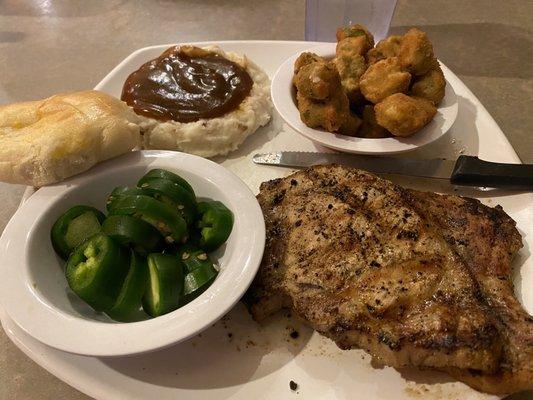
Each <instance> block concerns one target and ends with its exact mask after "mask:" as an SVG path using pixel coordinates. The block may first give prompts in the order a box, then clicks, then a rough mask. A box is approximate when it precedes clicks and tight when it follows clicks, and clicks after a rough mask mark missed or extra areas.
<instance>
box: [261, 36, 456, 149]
mask: <svg viewBox="0 0 533 400" xmlns="http://www.w3.org/2000/svg"><path fill="white" fill-rule="evenodd" d="M307 51H309V52H313V53H315V54H318V55H319V56H322V57H326V58H333V57H334V56H335V43H330V44H325V45H320V46H317V47H312V48H310V49H308V50H307ZM300 54H301V52H298V53H297V54H295V55H293V56H292V57H289V58H288V59H287V60H286V61H285V62H284V63H283V64H281V66H280V67H279V68H278V70H277V71H276V74H275V75H274V78H273V79H272V86H271V94H272V102H273V103H274V106H275V107H276V110H277V111H278V112H279V114H280V115H281V117H282V118H283V119H284V120H285V122H286V123H287V124H288V125H289V126H291V127H292V128H293V129H294V130H296V131H297V132H298V133H300V134H301V135H303V136H305V137H307V138H308V139H311V140H312V141H314V142H316V143H319V144H321V145H323V146H326V147H329V148H331V149H334V150H338V151H344V152H348V153H359V154H394V153H403V152H407V151H412V150H416V149H418V148H420V147H422V146H425V145H427V144H429V143H432V142H434V141H435V140H437V139H439V138H440V137H441V136H443V135H444V134H445V133H446V132H447V131H448V130H449V129H450V128H451V126H452V125H453V123H454V121H455V119H456V117H457V112H458V109H459V107H458V102H457V96H456V95H455V91H454V89H453V87H452V85H451V84H450V82H449V79H448V78H447V77H448V76H450V75H451V71H450V70H449V69H448V68H447V67H446V66H445V65H443V64H442V63H440V65H441V68H442V70H443V72H444V76H445V77H446V95H445V97H444V99H443V101H442V102H441V104H440V105H439V107H438V109H437V115H435V117H434V118H433V121H431V122H430V123H429V124H428V125H426V126H425V127H424V128H423V129H422V130H421V131H419V132H417V133H416V134H414V135H413V136H410V137H407V138H395V137H390V138H383V139H365V138H358V137H350V136H345V135H336V134H332V133H330V132H326V131H324V130H320V129H313V128H309V127H308V126H307V125H305V124H304V123H303V122H302V121H301V119H300V113H299V111H298V108H297V105H296V102H295V100H294V96H293V93H294V92H293V90H294V89H293V84H292V78H293V74H294V67H293V66H294V61H296V59H297V58H298V56H299V55H300Z"/></svg>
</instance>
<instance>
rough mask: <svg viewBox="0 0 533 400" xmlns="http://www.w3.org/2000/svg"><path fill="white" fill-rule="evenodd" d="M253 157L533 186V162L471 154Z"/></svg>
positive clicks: (268, 162) (474, 183) (469, 183)
mask: <svg viewBox="0 0 533 400" xmlns="http://www.w3.org/2000/svg"><path fill="white" fill-rule="evenodd" d="M252 160H253V162H254V163H256V164H264V165H277V166H282V167H293V168H307V167H311V166H313V165H322V164H342V165H348V166H351V167H355V168H359V169H363V170H366V171H369V172H374V173H377V174H396V175H409V176H418V177H423V178H437V179H446V180H449V181H450V182H451V183H453V184H458V185H467V186H485V187H495V188H496V187H505V188H507V189H522V190H523V189H525V190H531V189H533V165H527V164H503V163H495V162H489V161H484V160H480V159H479V158H477V157H474V156H464V155H462V156H459V158H458V159H457V160H456V161H453V160H447V159H444V158H434V159H412V158H399V157H390V156H367V155H356V154H347V153H313V152H299V151H280V152H274V153H263V154H255V155H254V156H253V158H252Z"/></svg>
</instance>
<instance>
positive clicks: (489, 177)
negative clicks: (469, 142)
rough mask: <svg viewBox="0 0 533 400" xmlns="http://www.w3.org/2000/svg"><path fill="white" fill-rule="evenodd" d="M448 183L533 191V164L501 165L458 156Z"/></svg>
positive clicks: (472, 157) (471, 157)
mask: <svg viewBox="0 0 533 400" xmlns="http://www.w3.org/2000/svg"><path fill="white" fill-rule="evenodd" d="M450 181H451V182H452V183H454V184H458V185H467V186H484V187H505V188H509V189H511V188H512V189H525V190H531V189H533V164H502V163H495V162H489V161H484V160H480V159H479V158H477V157H474V156H459V158H458V159H457V162H456V163H455V167H454V169H453V172H452V176H451V178H450Z"/></svg>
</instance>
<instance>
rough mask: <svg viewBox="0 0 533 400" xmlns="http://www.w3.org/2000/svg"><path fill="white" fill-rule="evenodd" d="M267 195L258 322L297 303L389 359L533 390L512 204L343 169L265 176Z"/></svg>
mask: <svg viewBox="0 0 533 400" xmlns="http://www.w3.org/2000/svg"><path fill="white" fill-rule="evenodd" d="M257 198H258V200H259V203H260V205H261V208H262V210H263V214H264V217H265V223H266V227H267V240H266V247H265V253H264V257H263V261H262V264H261V267H260V269H259V272H258V275H257V277H256V279H255V280H254V283H253V284H252V286H251V288H250V289H249V291H248V293H247V294H246V297H245V301H246V302H247V304H248V306H249V308H250V311H251V313H252V315H253V317H254V318H255V319H256V320H257V321H261V320H263V319H264V318H266V317H267V316H268V315H270V314H272V313H275V312H276V311H278V310H279V309H281V308H284V307H289V308H291V309H293V311H294V312H296V313H297V314H298V315H299V316H300V317H301V318H303V319H304V320H306V321H307V322H308V323H309V324H310V325H311V326H312V327H313V328H314V329H315V330H317V331H318V332H320V333H321V334H323V335H325V336H327V337H329V338H331V339H332V340H334V341H335V342H336V343H337V345H338V346H339V347H340V348H342V349H349V348H362V349H365V350H366V351H368V352H369V353H370V354H371V355H372V356H373V357H374V358H375V359H376V360H377V361H379V362H381V363H384V364H387V365H391V366H394V367H402V366H417V367H423V368H434V369H439V370H445V371H448V372H449V373H450V374H452V375H453V376H454V377H456V378H457V379H459V380H461V381H464V382H466V383H467V384H469V385H470V386H472V387H474V388H476V389H478V390H482V391H486V392H491V393H510V392H515V391H520V390H525V389H528V388H533V322H532V318H531V317H530V316H529V315H528V314H527V313H526V312H525V311H524V310H523V308H522V307H521V305H520V304H519V302H518V301H517V299H516V298H515V296H514V292H513V284H512V281H511V279H510V276H511V260H512V258H513V256H514V255H515V254H516V253H517V251H518V250H519V249H520V248H521V246H522V241H521V237H520V234H519V233H518V231H517V230H516V228H515V223H514V221H513V220H512V219H511V218H510V217H509V216H508V215H507V214H505V212H504V211H503V210H502V209H501V207H496V208H490V207H486V206H484V205H482V204H481V203H480V202H479V201H477V200H474V199H469V198H461V197H458V196H447V195H438V194H435V193H426V192H419V191H415V190H409V189H405V188H402V187H400V186H397V185H395V184H393V183H391V182H389V181H387V180H384V179H381V178H378V177H376V176H375V175H372V174H369V173H366V172H363V171H360V170H356V169H352V168H348V167H343V166H335V165H330V166H318V167H313V168H310V169H307V170H304V171H300V172H297V173H295V174H292V175H291V176H289V177H287V178H284V179H276V180H272V181H269V182H265V183H263V184H262V185H261V190H260V193H259V195H258V196H257Z"/></svg>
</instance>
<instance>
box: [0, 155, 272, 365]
mask: <svg viewBox="0 0 533 400" xmlns="http://www.w3.org/2000/svg"><path fill="white" fill-rule="evenodd" d="M177 161H178V165H179V167H177V168H176V165H175V164H173V165H174V167H172V166H170V164H171V163H176V162H177ZM138 163H141V164H142V165H143V166H145V167H146V169H149V168H168V169H173V170H178V171H180V170H181V171H187V170H191V171H194V173H195V174H198V175H199V176H202V177H204V178H205V180H206V181H207V184H210V185H216V186H217V187H219V188H222V189H221V190H223V191H224V192H225V193H231V196H229V195H228V197H230V200H229V201H230V204H228V203H226V205H227V206H228V207H229V208H230V209H232V210H233V212H234V215H235V225H234V232H236V233H235V236H236V237H234V238H232V237H231V236H230V240H235V245H236V246H237V248H238V249H240V251H234V252H233V253H232V254H233V255H232V256H231V258H230V261H231V262H230V263H227V264H228V265H227V267H226V268H225V269H224V270H223V273H221V274H220V275H219V277H218V278H217V279H216V280H215V282H214V283H213V284H212V286H211V287H210V288H209V289H208V291H206V292H205V293H203V294H202V296H200V297H199V298H198V299H196V300H195V301H193V302H191V303H189V304H187V305H186V306H184V307H182V308H179V309H178V310H176V311H174V312H172V313H169V314H166V315H163V316H161V317H158V318H153V319H150V320H146V321H141V322H133V323H109V322H101V321H96V320H91V319H85V318H81V317H78V316H74V315H71V314H69V313H66V312H64V311H63V310H60V309H58V308H57V307H54V306H53V305H52V304H51V303H50V302H47V301H46V298H44V296H43V295H42V294H41V293H39V291H38V290H36V289H35V287H34V283H33V282H31V278H30V276H31V272H30V271H29V270H28V269H29V267H28V265H27V263H28V259H29V257H30V256H31V255H30V254H28V243H29V242H30V240H31V239H32V234H33V231H34V227H35V225H36V224H38V221H39V218H40V217H41V216H42V215H43V214H44V213H45V212H46V211H47V209H49V208H50V207H51V205H52V204H55V202H58V201H60V200H61V198H62V197H64V196H65V195H67V194H68V193H69V192H70V191H72V190H74V189H76V188H77V187H79V186H83V185H85V184H87V183H90V182H91V181H95V180H98V179H103V177H105V176H106V174H110V173H112V174H120V172H121V171H126V169H128V168H131V167H132V166H135V165H139V164H138ZM191 184H192V185H193V187H194V182H191ZM102 195H103V196H105V193H102ZM226 201H227V199H225V202H226ZM232 235H234V233H233V232H232ZM39 240H49V238H48V237H46V238H39ZM264 242H265V227H264V220H263V215H262V212H261V208H260V207H259V204H258V202H257V200H256V198H255V196H254V195H253V193H252V192H251V191H250V189H249V188H248V186H247V185H246V184H245V183H244V182H242V181H241V180H240V179H239V178H238V177H237V176H236V175H234V174H233V173H232V172H230V171H228V170H227V169H225V168H224V167H222V166H220V165H218V164H216V163H214V162H212V161H209V160H207V159H204V158H201V157H197V156H193V155H189V154H185V153H178V152H171V151H142V152H134V153H130V154H127V155H124V156H122V157H120V158H117V159H114V160H110V161H107V162H104V163H102V164H100V165H98V166H97V167H95V168H93V169H91V170H90V171H88V172H86V173H84V174H82V175H79V176H77V177H74V178H72V179H69V180H67V181H65V182H63V183H61V184H57V185H52V186H47V187H43V188H41V189H39V190H38V191H37V192H36V193H35V194H34V195H32V196H31V197H30V198H29V199H28V200H27V201H26V202H25V203H24V204H23V205H22V206H21V207H20V208H19V209H18V211H17V212H16V213H15V215H14V216H13V218H12V219H11V220H10V222H9V224H8V225H7V227H6V228H5V230H4V233H3V235H2V237H1V239H0V257H1V258H2V267H1V268H2V276H3V279H2V280H0V302H1V305H2V307H3V308H4V310H5V311H6V312H7V314H8V315H9V317H11V318H12V319H13V321H14V322H15V323H16V324H17V325H18V326H20V327H21V328H22V329H23V330H24V331H25V332H26V333H28V334H30V335H31V336H33V337H34V338H36V339H37V340H39V341H41V342H43V343H45V344H47V345H49V346H52V347H54V348H57V349H60V350H63V351H67V352H72V353H76V354H82V355H91V356H124V355H131V354H138V353H143V352H148V351H153V350H156V349H160V348H163V347H166V346H169V345H172V344H174V343H177V342H179V341H182V340H185V339H187V338H189V337H191V336H193V335H194V334H197V333H198V332H200V331H201V330H203V329H205V328H207V327H209V326H210V325H212V324H213V323H214V322H215V321H217V320H218V319H219V318H221V317H222V316H223V315H224V314H225V313H227V312H228V311H229V310H230V309H231V308H232V307H233V306H234V305H235V303H236V302H237V301H238V300H239V299H240V298H241V297H242V295H243V294H244V292H245V291H246V289H247V288H248V286H249V285H250V283H251V282H252V280H253V278H254V276H255V274H256V272H257V269H258V267H259V264H260V262H261V258H262V255H263V249H264ZM50 249H51V245H50ZM65 285H66V283H65Z"/></svg>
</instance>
